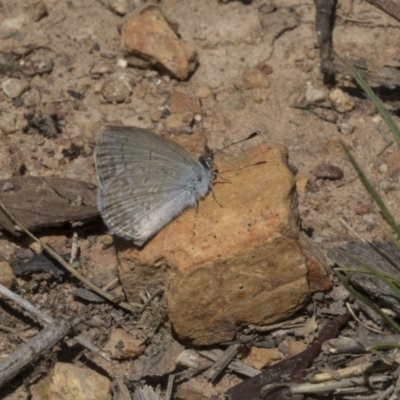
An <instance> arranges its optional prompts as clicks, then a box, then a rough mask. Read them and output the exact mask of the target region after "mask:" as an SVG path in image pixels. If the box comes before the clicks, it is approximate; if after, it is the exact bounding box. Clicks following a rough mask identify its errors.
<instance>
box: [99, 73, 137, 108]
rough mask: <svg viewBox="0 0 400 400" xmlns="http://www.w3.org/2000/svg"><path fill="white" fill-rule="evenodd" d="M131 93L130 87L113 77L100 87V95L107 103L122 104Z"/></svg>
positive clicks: (125, 82)
mask: <svg viewBox="0 0 400 400" xmlns="http://www.w3.org/2000/svg"><path fill="white" fill-rule="evenodd" d="M131 93H132V87H131V85H130V84H129V83H128V82H127V81H126V80H124V79H120V78H118V77H113V78H110V79H108V80H106V81H105V82H104V83H103V86H102V87H101V94H102V95H103V97H104V100H105V101H106V102H107V103H123V102H125V101H126V100H127V99H128V98H129V97H130V95H131Z"/></svg>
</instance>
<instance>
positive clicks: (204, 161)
mask: <svg viewBox="0 0 400 400" xmlns="http://www.w3.org/2000/svg"><path fill="white" fill-rule="evenodd" d="M199 161H200V164H201V165H202V166H203V167H204V168H205V169H208V170H210V171H211V170H212V169H213V168H214V152H213V151H212V150H211V149H210V148H209V147H208V146H207V145H206V146H205V147H204V152H203V154H202V155H201V156H200V157H199Z"/></svg>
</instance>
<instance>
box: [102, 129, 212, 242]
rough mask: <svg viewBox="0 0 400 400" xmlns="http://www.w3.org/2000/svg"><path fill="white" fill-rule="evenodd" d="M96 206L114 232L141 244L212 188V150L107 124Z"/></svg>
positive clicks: (142, 131) (145, 131)
mask: <svg viewBox="0 0 400 400" xmlns="http://www.w3.org/2000/svg"><path fill="white" fill-rule="evenodd" d="M95 162H96V170H97V174H98V178H99V183H100V187H99V191H98V202H97V203H98V207H99V210H100V213H101V215H102V217H103V220H104V221H105V223H106V225H107V226H108V228H109V229H110V230H111V232H112V233H114V234H116V235H118V236H121V237H124V238H125V239H128V240H133V243H134V244H136V245H138V246H142V245H143V244H144V243H145V242H146V241H147V240H148V239H150V238H151V237H152V236H154V235H155V234H156V233H157V232H158V231H159V230H161V229H162V228H163V227H164V226H165V225H167V224H168V223H169V222H171V221H172V220H173V219H174V218H175V217H177V216H178V215H179V214H180V213H182V212H183V211H184V210H185V209H186V208H188V207H191V206H195V205H196V204H197V203H198V201H199V200H200V199H202V198H203V197H205V196H206V195H207V193H208V192H209V190H210V189H212V185H213V181H214V178H215V173H214V172H213V171H212V166H213V163H212V153H211V152H209V153H207V154H205V155H204V156H202V157H200V159H199V160H196V159H195V158H193V157H192V156H191V155H190V153H188V152H187V151H186V150H185V149H184V148H182V147H181V146H179V145H178V144H177V143H175V142H173V141H171V140H169V139H166V138H163V137H162V136H159V135H157V134H155V133H153V132H151V131H149V130H146V129H141V128H136V127H123V126H106V127H103V128H102V129H101V130H100V133H99V138H98V142H97V146H96V152H95Z"/></svg>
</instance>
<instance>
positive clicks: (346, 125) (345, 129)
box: [337, 120, 356, 135]
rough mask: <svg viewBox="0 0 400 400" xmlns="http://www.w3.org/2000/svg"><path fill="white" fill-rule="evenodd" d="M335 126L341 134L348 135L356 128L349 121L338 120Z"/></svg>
mask: <svg viewBox="0 0 400 400" xmlns="http://www.w3.org/2000/svg"><path fill="white" fill-rule="evenodd" d="M337 126H338V128H339V132H340V133H342V134H343V135H350V134H351V133H353V132H354V129H355V128H356V127H355V125H353V124H351V123H350V122H349V121H344V120H339V121H338V122H337Z"/></svg>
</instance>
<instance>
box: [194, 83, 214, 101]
mask: <svg viewBox="0 0 400 400" xmlns="http://www.w3.org/2000/svg"><path fill="white" fill-rule="evenodd" d="M211 95H212V90H211V88H210V87H209V86H205V85H204V86H200V87H199V88H198V89H197V91H196V97H198V98H199V99H206V98H207V97H210V96H211Z"/></svg>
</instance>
